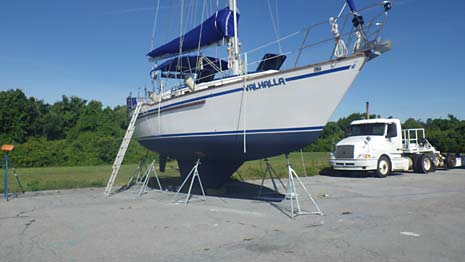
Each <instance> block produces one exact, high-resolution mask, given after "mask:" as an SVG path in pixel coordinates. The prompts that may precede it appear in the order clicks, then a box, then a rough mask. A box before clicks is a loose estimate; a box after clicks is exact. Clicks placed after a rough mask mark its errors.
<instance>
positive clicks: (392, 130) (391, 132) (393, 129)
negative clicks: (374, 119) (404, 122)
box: [386, 124, 397, 138]
mask: <svg viewBox="0 0 465 262" xmlns="http://www.w3.org/2000/svg"><path fill="white" fill-rule="evenodd" d="M396 136H397V126H396V124H390V125H388V130H387V134H386V138H391V137H396Z"/></svg>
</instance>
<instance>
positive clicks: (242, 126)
mask: <svg viewBox="0 0 465 262" xmlns="http://www.w3.org/2000/svg"><path fill="white" fill-rule="evenodd" d="M380 6H381V8H382V11H383V13H384V14H385V16H387V13H388V11H389V9H391V4H390V2H389V1H383V2H381V3H380V4H377V5H376V6H375V7H376V8H378V7H380ZM375 7H373V8H375ZM344 10H347V12H346V13H347V15H343V11H344ZM348 16H350V17H349V21H350V20H351V22H352V24H351V25H350V26H353V27H351V29H350V33H348V34H345V35H344V34H342V33H340V32H339V30H338V24H337V22H338V21H341V20H342V17H345V18H346V20H347V17H348ZM238 21H239V13H238V9H237V3H236V0H230V1H229V3H228V6H227V7H225V8H223V9H220V10H218V11H216V12H214V13H213V14H212V15H211V16H210V17H209V18H208V19H206V20H205V21H204V22H203V23H201V24H200V25H199V26H197V27H195V28H193V29H192V30H190V31H189V32H187V33H185V34H184V35H182V36H180V37H178V38H175V39H173V40H172V41H170V42H168V43H166V44H164V45H161V46H159V47H157V48H155V49H153V50H151V51H150V52H149V53H148V54H147V55H148V56H149V57H150V59H151V61H154V62H155V66H154V68H153V70H152V72H151V76H152V79H153V81H154V82H155V83H158V84H159V90H160V91H159V92H158V93H157V94H156V93H153V94H152V95H151V99H150V100H149V101H145V102H144V104H143V106H142V108H141V110H140V113H139V115H138V118H137V122H136V127H135V133H134V136H135V138H136V140H137V141H138V142H139V143H140V144H141V145H143V146H144V147H146V148H148V149H149V150H152V151H155V152H158V153H159V156H160V170H161V171H163V170H164V167H165V164H166V159H167V158H168V157H169V158H172V159H176V160H177V162H178V165H179V170H180V173H181V176H182V177H185V176H187V174H188V173H189V171H190V170H191V168H192V167H193V165H194V164H195V163H196V161H197V160H198V159H200V162H201V165H200V166H199V167H198V170H199V173H200V176H201V178H202V182H203V183H204V185H206V186H209V187H218V186H221V185H222V184H224V183H225V181H227V179H228V178H229V177H230V176H231V175H232V174H233V173H234V172H235V171H236V170H237V169H238V168H239V167H240V166H241V165H242V164H243V163H244V162H245V161H249V160H255V159H262V158H266V157H271V156H275V155H280V154H283V153H288V152H291V151H294V150H298V149H300V148H303V147H304V146H306V145H309V144H311V143H313V142H314V141H315V140H316V139H317V138H318V136H319V134H320V133H321V131H322V130H323V128H324V126H325V125H326V123H327V122H328V120H329V118H330V117H331V115H332V113H333V112H334V111H335V109H336V107H337V106H338V104H339V102H340V101H341V99H342V98H343V96H344V94H345V93H346V92H347V90H348V89H349V87H350V86H351V84H352V82H353V81H354V79H355V78H356V77H357V75H358V74H359V73H360V71H361V69H362V68H363V67H364V66H365V64H366V63H367V62H368V61H369V60H371V59H373V58H375V57H377V56H379V55H380V54H382V53H384V52H385V51H388V50H389V49H390V42H389V41H381V40H380V38H379V32H380V31H381V30H380V29H381V27H383V26H384V24H383V23H384V22H381V23H379V22H377V23H378V24H377V26H378V27H377V29H376V30H377V31H375V34H372V33H370V32H369V30H370V28H374V27H376V26H371V25H370V26H368V23H365V21H364V18H363V16H362V15H361V13H360V10H357V9H356V7H355V4H354V3H353V1H352V0H347V1H346V2H345V3H344V6H343V8H342V9H341V12H340V13H339V15H338V16H337V17H336V18H332V19H330V23H329V26H328V29H330V31H331V32H332V36H333V40H332V41H334V48H333V50H331V52H332V54H333V55H332V56H331V59H329V60H327V61H323V62H318V63H312V64H308V65H304V66H296V67H293V68H289V69H281V66H282V65H283V63H284V62H285V60H286V55H284V54H269V53H268V54H265V55H264V57H263V59H262V60H261V61H260V63H259V65H258V67H257V68H256V70H254V71H249V70H248V69H247V66H245V65H247V56H246V54H243V53H241V52H240V43H239V37H238V31H239V30H238ZM372 23H373V24H374V22H372ZM349 24H350V22H349ZM380 24H382V26H380ZM344 36H347V37H351V38H353V39H354V48H353V52H350V53H349V51H348V48H347V47H346V44H345V43H344V40H343V37H344ZM370 36H374V37H375V39H374V40H369V39H368V38H369V37H370ZM218 43H227V52H228V60H227V61H224V60H222V59H220V58H216V57H211V56H204V55H201V54H200V53H199V52H197V55H193V54H192V53H194V52H195V51H197V50H198V49H199V48H200V49H201V48H206V47H209V46H212V45H217V44H218ZM303 48H305V46H302V47H301V48H300V49H299V51H302V49H303ZM300 55H301V54H300V53H299V56H300ZM296 64H297V63H296ZM163 79H181V81H182V84H181V85H177V86H176V87H168V86H166V83H168V82H169V81H163ZM137 102H138V101H137V100H136V99H134V98H128V107H130V108H134V107H135V103H137ZM139 102H140V101H139Z"/></svg>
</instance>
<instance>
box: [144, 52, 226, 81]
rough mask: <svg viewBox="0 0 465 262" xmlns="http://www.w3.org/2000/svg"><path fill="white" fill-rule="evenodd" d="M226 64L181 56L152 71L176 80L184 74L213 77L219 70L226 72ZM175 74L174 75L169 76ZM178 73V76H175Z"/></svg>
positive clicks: (209, 59)
mask: <svg viewBox="0 0 465 262" xmlns="http://www.w3.org/2000/svg"><path fill="white" fill-rule="evenodd" d="M227 69H228V63H227V62H226V61H223V60H220V59H218V58H214V57H209V56H183V57H180V58H174V59H170V60H168V61H165V62H164V63H163V64H161V65H159V66H157V67H156V68H154V69H153V71H161V72H162V73H166V74H164V76H165V77H171V78H178V77H182V76H183V75H184V74H192V73H197V74H198V75H214V74H215V73H217V72H219V71H220V70H227ZM171 73H175V74H171ZM176 73H179V74H176Z"/></svg>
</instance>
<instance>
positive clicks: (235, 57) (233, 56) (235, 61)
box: [229, 0, 242, 75]
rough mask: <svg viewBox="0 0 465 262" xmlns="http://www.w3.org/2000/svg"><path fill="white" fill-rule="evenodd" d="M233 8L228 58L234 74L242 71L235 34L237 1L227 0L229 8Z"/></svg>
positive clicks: (237, 39) (237, 38) (237, 40)
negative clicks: (232, 34)
mask: <svg viewBox="0 0 465 262" xmlns="http://www.w3.org/2000/svg"><path fill="white" fill-rule="evenodd" d="M231 7H232V10H233V14H234V15H233V21H234V37H231V38H230V43H229V44H230V45H231V44H232V50H231V51H232V53H231V52H230V54H229V56H230V57H229V59H230V60H231V63H232V71H233V74H234V75H238V74H240V73H242V72H241V71H242V70H240V66H239V65H240V57H239V37H238V36H237V3H236V0H229V8H230V9H231Z"/></svg>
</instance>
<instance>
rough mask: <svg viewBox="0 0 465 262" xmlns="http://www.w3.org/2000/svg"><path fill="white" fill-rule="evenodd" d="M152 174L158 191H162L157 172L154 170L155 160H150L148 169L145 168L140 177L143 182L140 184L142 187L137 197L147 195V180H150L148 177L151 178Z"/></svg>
mask: <svg viewBox="0 0 465 262" xmlns="http://www.w3.org/2000/svg"><path fill="white" fill-rule="evenodd" d="M152 173H153V174H154V175H155V178H156V179H157V183H158V188H159V190H160V191H163V188H162V187H161V184H160V179H158V174H157V171H156V170H155V159H154V160H152V163H150V165H149V168H147V171H145V174H144V176H142V177H144V181H143V183H142V185H141V187H140V190H139V196H141V195H142V194H145V193H147V185H148V183H149V180H150V177H151V174H152Z"/></svg>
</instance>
